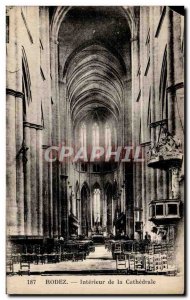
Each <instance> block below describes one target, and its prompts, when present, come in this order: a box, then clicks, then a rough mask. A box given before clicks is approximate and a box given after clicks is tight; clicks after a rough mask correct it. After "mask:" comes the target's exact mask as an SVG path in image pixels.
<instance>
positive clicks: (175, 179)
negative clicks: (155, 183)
mask: <svg viewBox="0 0 190 300" xmlns="http://www.w3.org/2000/svg"><path fill="white" fill-rule="evenodd" d="M170 170H171V174H172V187H171V190H172V199H179V196H180V188H179V168H176V167H172V168H171V169H170Z"/></svg>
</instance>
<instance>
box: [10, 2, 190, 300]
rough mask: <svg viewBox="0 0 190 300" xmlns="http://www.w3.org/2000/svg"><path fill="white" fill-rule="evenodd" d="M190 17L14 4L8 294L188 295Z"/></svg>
mask: <svg viewBox="0 0 190 300" xmlns="http://www.w3.org/2000/svg"><path fill="white" fill-rule="evenodd" d="M184 16H185V12H184V7H175V6H173V7H172V6H171V7H168V6H127V4H126V6H100V7H98V6H84V7H81V6H72V7H70V6H8V7H6V55H7V60H6V69H7V77H6V128H7V131H6V133H7V137H6V143H7V144H6V154H7V170H6V173H7V181H6V184H7V199H6V208H7V210H6V212H7V215H6V220H7V226H6V228H7V231H6V232H7V233H6V237H7V244H6V268H7V270H6V271H7V273H6V279H7V287H6V288H7V293H8V294H48V295H49V294H70V295H71V294H78V295H79V294H80V295H81V294H84V295H85V294H92V295H95V294H98V295H106V294H110V295H125V294H141V295H143V294H159V295H161V294H166V295H169V294H184V289H185V287H184V274H185V266H184V216H185V214H184V197H185V196H184V52H185V51H184V48H185V47H184V39H185V35H184V31H185V28H184V24H185V23H184Z"/></svg>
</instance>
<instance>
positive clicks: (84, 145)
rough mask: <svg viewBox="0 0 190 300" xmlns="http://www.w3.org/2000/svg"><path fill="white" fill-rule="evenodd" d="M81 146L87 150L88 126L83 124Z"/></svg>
mask: <svg viewBox="0 0 190 300" xmlns="http://www.w3.org/2000/svg"><path fill="white" fill-rule="evenodd" d="M80 145H81V147H84V148H86V124H85V123H82V125H81V127H80Z"/></svg>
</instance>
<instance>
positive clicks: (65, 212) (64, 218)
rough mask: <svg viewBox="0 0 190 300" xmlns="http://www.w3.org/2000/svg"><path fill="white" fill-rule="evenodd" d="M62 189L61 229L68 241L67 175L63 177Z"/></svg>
mask: <svg viewBox="0 0 190 300" xmlns="http://www.w3.org/2000/svg"><path fill="white" fill-rule="evenodd" d="M60 177H61V178H60V179H61V189H62V197H61V204H62V205H61V206H62V209H61V211H62V222H61V225H62V226H61V229H62V233H61V234H62V235H63V236H64V238H66V239H68V236H69V232H68V231H69V218H68V200H67V178H68V176H66V175H61V176H60Z"/></svg>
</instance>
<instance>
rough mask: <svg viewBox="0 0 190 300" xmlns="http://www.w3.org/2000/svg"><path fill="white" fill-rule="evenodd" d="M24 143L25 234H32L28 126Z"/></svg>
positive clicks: (25, 129)
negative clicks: (25, 151)
mask: <svg viewBox="0 0 190 300" xmlns="http://www.w3.org/2000/svg"><path fill="white" fill-rule="evenodd" d="M24 143H25V147H27V148H28V150H27V153H26V161H25V163H24V206H25V234H26V235H31V234H32V231H31V229H32V213H31V188H30V187H31V174H30V173H31V160H30V151H31V150H30V128H29V127H26V126H24Z"/></svg>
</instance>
